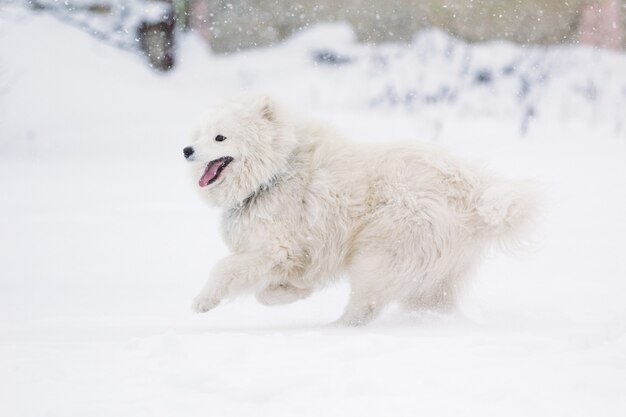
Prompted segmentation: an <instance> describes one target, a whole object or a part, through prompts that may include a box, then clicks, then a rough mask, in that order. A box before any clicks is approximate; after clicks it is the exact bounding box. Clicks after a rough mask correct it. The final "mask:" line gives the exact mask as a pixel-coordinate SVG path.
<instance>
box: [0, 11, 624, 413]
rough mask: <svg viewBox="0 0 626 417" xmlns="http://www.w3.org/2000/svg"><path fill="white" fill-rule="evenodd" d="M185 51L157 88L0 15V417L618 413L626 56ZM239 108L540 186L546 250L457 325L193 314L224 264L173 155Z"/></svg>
mask: <svg viewBox="0 0 626 417" xmlns="http://www.w3.org/2000/svg"><path fill="white" fill-rule="evenodd" d="M180 49H181V61H180V65H179V66H178V68H177V70H176V71H175V72H174V73H172V74H169V75H165V76H164V75H159V74H156V73H153V72H151V71H150V70H149V69H147V67H146V66H145V65H144V63H143V61H142V60H141V58H139V57H135V56H133V55H129V54H127V53H124V52H121V51H118V50H115V49H112V48H110V47H108V46H106V45H103V44H99V43H97V42H96V41H95V40H94V39H92V38H90V37H89V36H87V35H85V34H84V33H82V32H79V31H78V30H76V29H74V28H70V27H67V26H64V25H62V24H60V23H59V22H57V21H55V20H53V19H52V18H50V17H46V16H39V15H32V14H30V13H29V12H25V11H22V10H20V9H18V8H14V7H9V8H5V9H0V313H1V314H0V414H1V415H3V416H4V415H6V416H21V417H30V416H33V417H35V416H37V417H39V416H59V417H61V416H63V417H67V416H85V415H89V416H207V415H209V416H239V415H241V416H259V415H267V416H293V415H299V416H352V415H371V416H379V415H393V416H409V415H410V416H414V415H426V416H458V415H476V416H551V417H552V416H568V417H569V416H607V417H608V416H616V417H617V416H620V417H621V416H624V415H626V302H625V300H626V261H625V260H624V257H623V251H624V249H625V248H626V238H625V236H626V215H625V213H626V193H625V192H624V190H625V189H626V56H624V55H623V54H621V55H620V54H612V53H608V52H599V51H592V50H588V49H583V48H577V47H563V48H552V49H541V48H527V49H524V48H519V47H515V46H512V45H507V44H491V45H478V46H471V47H470V46H467V45H465V44H462V43H459V42H457V43H455V42H453V41H452V40H450V38H446V37H445V36H444V35H442V34H440V33H436V32H430V33H425V34H423V35H422V36H421V37H418V38H417V39H416V42H415V43H414V44H413V45H412V46H398V45H381V46H377V47H367V46H359V45H356V44H354V43H353V42H352V40H351V37H350V34H349V32H348V31H347V29H346V28H345V27H342V26H327V27H324V26H322V27H319V28H316V29H313V30H311V31H309V32H306V33H302V34H300V35H299V36H297V37H295V38H293V39H291V40H289V41H287V42H286V43H285V44H284V45H281V46H278V47H275V48H272V49H267V50H256V51H249V52H245V53H241V54H238V55H234V56H215V55H211V54H209V53H208V51H205V50H203V49H204V47H203V46H202V45H201V44H200V43H199V42H198V41H196V40H194V39H193V38H192V37H186V38H184V39H183V40H182V41H181V44H180ZM320 51H321V52H320ZM428 51H430V52H428ZM446 51H447V52H446ZM455 51H456V52H455ZM468 55H469V56H471V57H472V58H471V59H469V58H466V57H467V56H468ZM464 57H465V58H464ZM316 59H317V64H316V63H315V60H316ZM329 61H331V62H334V64H331V63H329ZM463 62H465V63H466V64H463ZM509 63H513V64H514V65H513V67H512V69H511V70H510V71H511V72H509V70H508V69H507V66H508V65H509ZM487 73H489V74H490V75H485V74H487ZM524 77H526V78H527V79H528V80H527V82H528V86H527V87H529V88H530V90H528V91H527V90H526V89H525V87H523V86H524V85H525V84H524V81H523V79H524ZM487 79H489V80H487ZM445 88H448V90H445ZM247 89H262V90H266V91H270V92H272V93H274V94H276V95H278V96H280V97H282V98H284V99H286V100H288V101H290V102H292V103H294V105H295V106H299V107H300V108H301V109H302V111H304V112H308V113H310V114H311V116H314V117H318V118H322V119H325V120H329V121H330V122H332V123H333V124H335V125H336V126H337V127H338V128H340V129H341V130H342V131H344V132H345V133H346V135H348V136H350V137H353V138H354V139H355V140H361V141H387V140H391V139H392V138H399V139H416V140H427V141H434V142H438V143H440V144H441V145H442V146H445V147H447V148H449V149H450V150H451V151H452V152H454V153H456V154H458V155H461V156H463V157H465V158H468V159H471V160H478V161H483V162H484V163H485V164H486V165H488V166H489V167H491V168H493V170H494V171H497V172H500V173H501V174H503V175H506V176H509V177H512V178H534V179H536V180H538V181H540V182H541V183H542V184H543V187H544V191H545V195H546V204H545V208H544V215H543V218H542V221H541V223H540V225H539V227H538V229H537V232H536V236H535V244H534V246H533V247H532V249H531V250H530V251H529V252H528V253H525V254H522V255H516V256H509V255H506V254H502V253H494V254H492V255H490V256H489V259H487V261H486V263H485V265H484V267H483V268H481V269H480V271H479V272H478V274H477V276H476V279H475V281H474V285H473V286H472V288H471V289H470V291H469V293H468V294H467V297H466V298H465V299H464V301H463V304H462V306H461V309H460V312H459V313H458V314H456V315H452V316H438V315H435V314H421V315H417V314H411V313H406V312H403V311H399V310H397V309H390V310H389V311H387V312H386V313H385V314H384V315H383V317H382V318H380V319H379V320H377V321H376V322H375V323H373V324H372V325H370V326H368V327H366V328H360V329H341V328H336V327H331V326H328V325H327V324H328V323H329V322H331V321H332V320H334V319H336V318H337V317H338V316H339V314H340V312H341V310H342V308H343V304H344V302H345V301H346V297H347V290H346V287H345V286H341V285H339V286H337V287H333V288H329V289H328V290H326V291H324V292H322V293H319V294H317V295H315V296H314V297H312V298H310V299H308V300H305V301H302V302H299V303H296V304H293V305H290V306H284V307H275V308H268V307H262V306H260V305H258V304H256V302H255V301H254V300H253V299H252V298H242V299H240V300H237V301H234V302H232V303H229V304H227V305H224V306H221V307H219V308H218V309H216V310H214V311H212V312H210V313H208V314H206V315H199V316H198V315H193V314H192V313H191V312H190V310H189V304H190V300H191V298H192V297H193V295H194V294H195V291H196V290H197V289H199V288H200V286H201V285H202V284H203V283H204V280H205V278H206V275H207V272H208V270H209V268H210V266H211V265H212V264H213V263H214V262H215V261H216V259H218V258H219V257H221V256H223V255H224V254H225V253H226V250H225V247H224V246H223V244H222V243H221V241H220V238H219V234H218V219H219V213H218V212H217V211H216V210H214V209H212V208H209V207H206V206H204V205H203V204H202V202H201V201H200V200H199V199H198V198H197V196H196V194H195V192H194V182H193V181H192V180H190V179H189V178H188V177H187V169H186V166H185V164H184V162H183V160H182V159H183V158H182V152H181V150H182V148H183V146H185V145H186V144H187V135H188V133H189V130H190V126H191V123H192V122H193V121H194V120H195V118H196V116H197V115H198V114H200V113H201V112H202V111H203V110H204V108H205V107H206V105H207V103H209V102H211V101H213V100H214V99H216V98H218V97H220V96H222V95H224V94H232V93H235V92H238V91H243V90H247ZM453 90H454V91H453ZM452 91H453V92H454V94H453V95H454V98H450V97H451V96H452ZM525 91H526V93H524V92H525ZM433 97H434V98H433ZM437 97H438V98H437ZM442 97H443V98H442ZM529 106H530V107H532V109H533V110H532V115H531V116H528V114H527V111H528V108H529Z"/></svg>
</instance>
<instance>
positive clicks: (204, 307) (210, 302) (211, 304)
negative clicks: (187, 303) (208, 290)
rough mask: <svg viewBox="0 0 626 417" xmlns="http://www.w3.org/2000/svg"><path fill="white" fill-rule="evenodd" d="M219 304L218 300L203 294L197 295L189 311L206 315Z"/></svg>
mask: <svg viewBox="0 0 626 417" xmlns="http://www.w3.org/2000/svg"><path fill="white" fill-rule="evenodd" d="M219 303H220V300H219V299H217V298H214V297H211V296H207V295H204V294H200V295H198V296H197V297H196V298H194V299H193V302H192V303H191V310H192V311H193V312H194V313H206V312H207V311H209V310H212V309H214V308H215V307H217V305H218V304H219Z"/></svg>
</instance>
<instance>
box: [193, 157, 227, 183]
mask: <svg viewBox="0 0 626 417" xmlns="http://www.w3.org/2000/svg"><path fill="white" fill-rule="evenodd" d="M221 164H222V162H221V161H218V162H215V161H212V162H209V164H208V165H207V166H206V169H205V170H204V174H202V177H200V181H198V184H200V187H206V186H207V185H209V182H210V181H211V180H212V179H213V178H215V176H216V175H217V169H218V168H219V167H220V165H221Z"/></svg>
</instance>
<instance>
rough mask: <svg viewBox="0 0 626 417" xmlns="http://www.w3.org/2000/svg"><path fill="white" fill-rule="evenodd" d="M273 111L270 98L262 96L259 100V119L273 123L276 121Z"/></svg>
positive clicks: (272, 103)
mask: <svg viewBox="0 0 626 417" xmlns="http://www.w3.org/2000/svg"><path fill="white" fill-rule="evenodd" d="M275 111H276V110H275V108H274V102H273V100H272V98H271V97H270V96H268V95H263V97H262V98H261V117H263V118H264V119H265V120H268V121H270V122H273V121H274V120H275V119H276V113H275Z"/></svg>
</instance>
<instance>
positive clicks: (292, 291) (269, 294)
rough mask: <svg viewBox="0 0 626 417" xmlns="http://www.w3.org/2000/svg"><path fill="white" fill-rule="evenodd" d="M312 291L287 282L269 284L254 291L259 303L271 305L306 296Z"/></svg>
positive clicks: (291, 301)
mask: <svg viewBox="0 0 626 417" xmlns="http://www.w3.org/2000/svg"><path fill="white" fill-rule="evenodd" d="M312 292H313V290H312V289H310V288H298V287H296V286H294V285H291V284H289V283H282V284H270V285H268V286H267V287H265V288H263V289H262V290H261V291H259V292H257V293H256V299H257V301H258V302H259V303H261V304H265V305H268V306H273V305H279V304H289V303H293V302H295V301H298V300H301V299H303V298H307V297H308V296H309V295H311V293H312Z"/></svg>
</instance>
